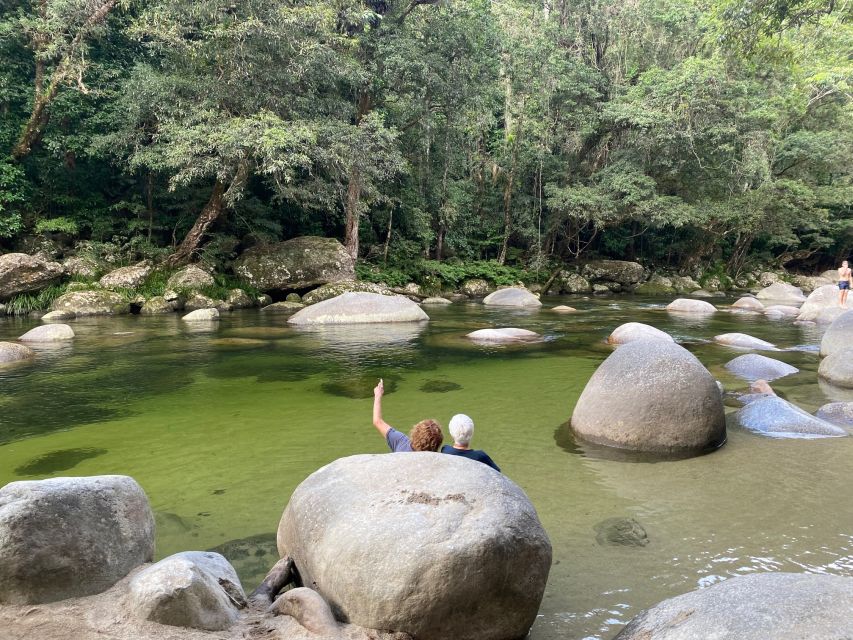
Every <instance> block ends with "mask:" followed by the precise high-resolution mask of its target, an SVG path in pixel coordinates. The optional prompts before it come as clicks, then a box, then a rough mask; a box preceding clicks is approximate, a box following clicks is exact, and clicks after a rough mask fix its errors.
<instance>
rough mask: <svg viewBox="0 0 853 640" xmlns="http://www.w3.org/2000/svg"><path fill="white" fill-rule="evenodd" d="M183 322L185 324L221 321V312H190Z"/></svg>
mask: <svg viewBox="0 0 853 640" xmlns="http://www.w3.org/2000/svg"><path fill="white" fill-rule="evenodd" d="M181 320H183V321H185V322H211V321H213V320H219V311H217V310H216V309H196V310H195V311H190V312H189V313H188V314H187V315H185V316H184V317H183V318H181Z"/></svg>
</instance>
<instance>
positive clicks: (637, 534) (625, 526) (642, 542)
mask: <svg viewBox="0 0 853 640" xmlns="http://www.w3.org/2000/svg"><path fill="white" fill-rule="evenodd" d="M593 529H594V530H595V532H596V534H597V535H596V536H595V541H596V542H597V543H598V544H600V545H601V546H606V545H612V546H617V547H645V546H646V545H647V544H649V535H648V534H647V533H646V530H645V529H644V528H643V525H641V524H640V523H639V522H637V521H636V520H634V518H608V519H607V520H602V521H601V522H599V523H598V524H597V525H595V526H594V527H593Z"/></svg>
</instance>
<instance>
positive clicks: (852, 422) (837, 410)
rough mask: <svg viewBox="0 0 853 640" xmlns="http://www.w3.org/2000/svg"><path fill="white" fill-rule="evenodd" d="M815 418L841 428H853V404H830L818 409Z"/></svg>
mask: <svg viewBox="0 0 853 640" xmlns="http://www.w3.org/2000/svg"><path fill="white" fill-rule="evenodd" d="M815 417H816V418H820V419H821V420H826V421H827V422H831V423H832V424H835V425H838V426H839V427H853V402H830V403H829V404H825V405H823V406H822V407H821V408H820V409H818V410H817V412H816V413H815Z"/></svg>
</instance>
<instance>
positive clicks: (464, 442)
mask: <svg viewBox="0 0 853 640" xmlns="http://www.w3.org/2000/svg"><path fill="white" fill-rule="evenodd" d="M448 428H449V429H450V435H451V436H453V446H451V445H449V444H446V445H444V446H443V447H442V448H441V452H442V453H446V454H448V455H451V456H462V457H463V458H468V459H469V460H476V461H477V462H482V463H483V464H487V465H489V466H490V467H491V468H492V469H494V470H495V471H500V467H498V465H496V464H495V461H494V460H492V459H491V458H490V457H489V455H488V454H487V453H486V452H485V451H480V450H479V449H472V448H471V438H473V437H474V421H473V420H471V418H469V417H468V416H466V415H465V414H464V413H457V414H456V415H455V416H453V417H452V418H451V419H450V425H449V427H448Z"/></svg>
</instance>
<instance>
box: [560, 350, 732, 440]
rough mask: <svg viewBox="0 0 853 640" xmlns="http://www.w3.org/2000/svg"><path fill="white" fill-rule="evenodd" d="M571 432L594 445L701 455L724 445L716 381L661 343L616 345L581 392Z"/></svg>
mask: <svg viewBox="0 0 853 640" xmlns="http://www.w3.org/2000/svg"><path fill="white" fill-rule="evenodd" d="M571 427H572V430H573V431H574V433H575V435H576V436H577V437H578V438H579V439H581V440H586V441H589V442H592V443H595V444H601V445H607V446H611V447H617V448H620V449H628V450H632V451H644V452H654V453H667V454H681V455H683V454H686V455H690V454H693V453H697V454H698V453H702V452H704V451H707V450H709V449H711V448H714V447H717V446H719V445H721V444H722V443H723V442H724V441H725V439H726V420H725V414H724V410H723V401H722V396H721V394H720V390H719V388H718V387H717V382H716V380H714V377H713V376H712V375H711V374H710V373H709V372H708V370H707V369H706V368H705V367H704V366H702V363H701V362H699V360H697V359H696V357H695V356H694V355H693V354H691V353H690V352H689V351H687V349H685V348H684V347H681V346H679V345H677V344H676V343H674V342H667V341H665V340H637V341H634V342H629V343H627V344H624V345H622V346H621V347H619V348H618V349H616V350H615V351H614V352H613V353H611V354H610V356H608V358H607V359H606V360H605V361H604V362H603V363H601V365H600V366H599V367H598V369H597V370H596V371H595V373H594V374H593V375H592V377H591V378H590V379H589V382H587V384H586V387H585V388H584V390H583V393H581V396H580V398H579V399H578V402H577V404H576V405H575V410H574V413H573V414H572V419H571Z"/></svg>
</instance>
